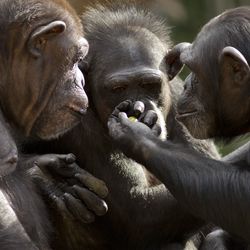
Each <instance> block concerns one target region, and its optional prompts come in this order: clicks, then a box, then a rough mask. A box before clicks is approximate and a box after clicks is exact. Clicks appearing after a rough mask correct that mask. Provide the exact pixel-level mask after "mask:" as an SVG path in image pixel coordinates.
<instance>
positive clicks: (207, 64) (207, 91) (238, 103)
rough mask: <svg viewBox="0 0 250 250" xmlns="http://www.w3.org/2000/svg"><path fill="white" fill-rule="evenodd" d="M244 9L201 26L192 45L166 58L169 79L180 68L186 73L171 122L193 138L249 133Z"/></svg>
mask: <svg viewBox="0 0 250 250" xmlns="http://www.w3.org/2000/svg"><path fill="white" fill-rule="evenodd" d="M249 30H250V8H249V7H240V8H236V9H233V10H229V11H226V12H225V13H223V14H222V15H220V16H218V17H215V18H214V19H212V20H211V21H210V22H209V23H208V24H206V25H205V26H204V27H203V28H202V30H201V31H200V33H199V34H198V36H197V38H196V39H195V40H194V42H193V43H192V44H186V43H182V44H179V45H177V46H176V47H174V48H173V50H172V51H170V53H169V54H168V55H167V57H166V61H167V70H168V73H169V76H170V78H173V77H174V76H175V75H176V74H177V72H178V71H179V70H180V69H181V67H182V66H183V64H185V65H186V66H187V67H188V68H189V69H190V70H191V74H190V75H189V76H188V77H187V78H186V80H185V90H184V92H183V94H182V97H181V98H180V100H179V103H178V113H179V114H178V115H177V119H178V120H179V121H181V122H182V123H183V124H184V125H185V126H186V127H187V128H188V130H189V131H190V132H191V134H192V135H193V136H194V137H196V138H201V139H204V138H209V137H221V136H222V137H228V136H234V135H238V134H241V133H244V132H246V131H249V130H250V120H249V117H248V116H249V111H250V98H249V97H250V95H249V93H250V92H249V91H250V68H249V62H250V46H249V43H250V33H249Z"/></svg>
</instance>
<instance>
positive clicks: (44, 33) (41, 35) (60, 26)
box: [28, 21, 66, 57]
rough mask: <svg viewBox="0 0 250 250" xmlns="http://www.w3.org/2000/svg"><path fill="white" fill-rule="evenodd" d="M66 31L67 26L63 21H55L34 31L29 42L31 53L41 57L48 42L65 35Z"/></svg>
mask: <svg viewBox="0 0 250 250" xmlns="http://www.w3.org/2000/svg"><path fill="white" fill-rule="evenodd" d="M65 29H66V24H65V23H64V22H63V21H53V22H51V23H49V24H47V25H44V26H40V27H38V28H37V29H36V30H34V31H33V32H32V34H31V36H30V38H29V41H28V49H29V51H30V53H31V54H32V55H33V56H35V57H39V56H41V55H42V52H43V50H44V48H45V46H46V44H47V41H48V40H49V39H51V38H52V37H55V36H57V35H59V34H61V33H63V32H64V31H65Z"/></svg>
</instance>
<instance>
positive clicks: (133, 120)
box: [108, 100, 161, 140]
mask: <svg viewBox="0 0 250 250" xmlns="http://www.w3.org/2000/svg"><path fill="white" fill-rule="evenodd" d="M144 109H145V107H144V104H143V103H142V102H140V101H136V102H135V103H133V102H132V101H130V100H127V101H124V102H122V103H120V104H119V105H118V106H117V107H116V108H115V110H114V111H113V113H112V114H111V116H110V118H109V121H108V127H109V133H110V135H111V136H112V137H113V138H114V139H115V140H123V139H126V138H128V137H131V138H137V137H143V136H149V135H156V136H159V135H160V133H161V128H160V126H159V125H158V124H157V123H156V121H157V119H158V117H157V114H156V112H155V111H153V110H148V111H144Z"/></svg>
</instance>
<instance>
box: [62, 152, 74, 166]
mask: <svg viewBox="0 0 250 250" xmlns="http://www.w3.org/2000/svg"><path fill="white" fill-rule="evenodd" d="M64 161H65V163H67V164H71V163H74V162H75V161H76V157H75V155H74V154H67V155H66V156H65V159H64Z"/></svg>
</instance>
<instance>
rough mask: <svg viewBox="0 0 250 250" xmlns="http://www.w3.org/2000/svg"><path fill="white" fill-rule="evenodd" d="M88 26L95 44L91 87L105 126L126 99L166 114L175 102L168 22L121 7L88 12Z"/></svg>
mask: <svg viewBox="0 0 250 250" xmlns="http://www.w3.org/2000/svg"><path fill="white" fill-rule="evenodd" d="M83 22H84V24H85V31H86V38H87V40H88V41H89V43H90V51H89V54H88V56H87V61H88V63H89V69H88V74H87V81H86V82H87V85H86V87H87V90H90V92H89V95H88V96H89V97H90V101H91V102H93V104H91V105H92V107H93V108H95V109H96V112H97V113H98V116H99V118H100V119H101V121H102V123H103V124H104V125H105V126H106V124H107V120H108V117H109V116H110V114H111V113H112V111H113V109H114V108H115V107H116V106H117V105H118V104H119V103H120V102H122V101H124V100H127V99H130V100H142V101H144V103H145V105H146V108H152V107H153V106H154V107H153V108H155V107H157V108H158V109H159V110H161V111H163V112H164V114H167V113H168V110H169V106H170V104H171V98H170V90H169V85H168V81H167V76H166V70H165V65H162V61H163V58H164V56H165V55H166V53H167V49H168V47H169V46H170V39H169V34H168V30H166V28H165V27H166V26H165V25H164V24H163V22H162V21H160V20H158V19H157V18H156V17H155V16H153V15H152V14H150V13H148V12H147V11H144V10H139V9H137V8H135V7H127V6H121V5H117V6H114V5H113V6H112V7H103V6H97V7H95V9H89V10H88V11H87V12H86V13H85V14H84V17H83Z"/></svg>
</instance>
